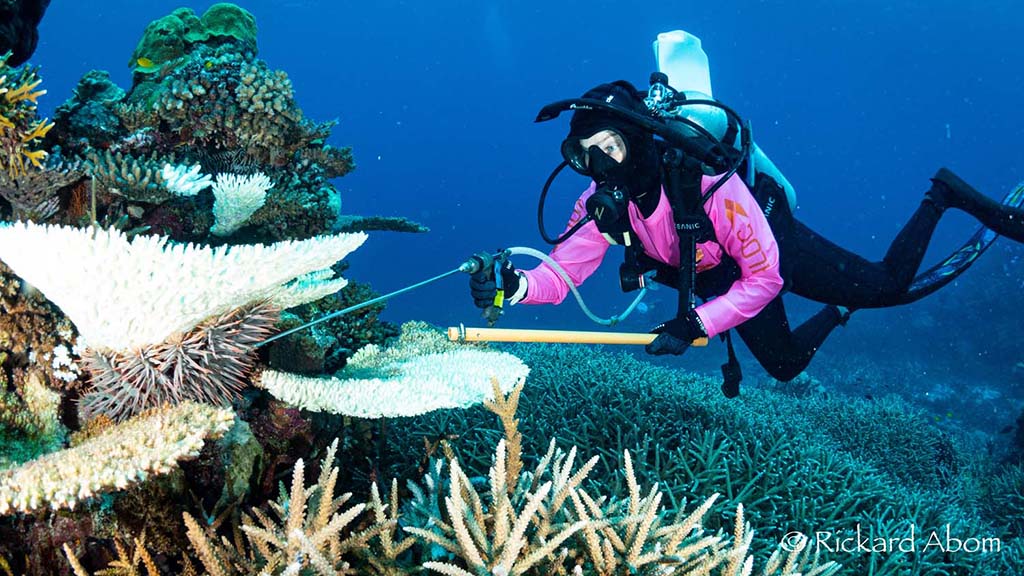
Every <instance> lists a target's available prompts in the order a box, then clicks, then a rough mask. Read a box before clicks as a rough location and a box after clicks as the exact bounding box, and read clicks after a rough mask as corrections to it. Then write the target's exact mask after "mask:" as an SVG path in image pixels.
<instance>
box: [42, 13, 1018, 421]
mask: <svg viewBox="0 0 1024 576" xmlns="http://www.w3.org/2000/svg"><path fill="white" fill-rule="evenodd" d="M211 4H212V2H164V1H152V2H138V1H126V0H107V1H105V2H54V3H53V4H52V5H51V6H50V9H49V11H48V13H47V14H46V17H45V19H44V20H43V23H42V26H41V41H40V45H39V49H38V50H37V52H36V54H35V56H34V58H33V60H32V62H33V63H35V64H40V65H42V66H43V69H42V74H43V76H44V78H45V87H46V88H47V89H48V90H49V93H48V94H47V96H46V97H45V98H44V99H43V101H42V102H41V109H42V110H43V111H44V112H45V113H47V114H50V113H52V110H53V108H55V107H56V106H57V105H58V104H59V103H61V102H62V101H63V100H64V99H65V98H67V97H68V96H69V95H70V93H71V90H72V89H73V88H74V85H75V83H76V82H77V80H78V78H79V77H81V76H82V75H83V74H84V73H86V72H88V71H89V70H91V69H106V70H109V71H110V73H111V75H112V77H113V78H114V80H115V81H116V82H117V83H118V84H120V85H121V86H122V87H124V88H128V87H129V86H130V74H129V69H128V64H129V58H130V57H131V55H132V51H133V49H134V47H135V44H136V42H137V41H138V39H139V38H140V36H141V34H142V31H143V29H144V28H145V26H146V24H147V23H149V22H150V21H151V20H154V19H156V18H159V17H161V16H164V15H166V14H167V13H169V12H170V11H171V10H172V9H173V8H176V7H179V6H189V7H191V8H193V9H194V10H196V12H197V13H200V14H201V13H202V11H203V10H205V9H206V8H207V7H208V6H209V5H211ZM241 5H242V6H243V7H245V8H246V9H248V10H249V11H251V12H252V13H253V14H254V15H255V17H256V19H257V23H258V26H259V56H260V57H261V58H263V59H265V60H266V61H267V62H268V64H269V65H270V66H271V67H272V68H276V69H283V70H284V71H286V72H287V73H288V75H289V77H290V78H291V80H292V82H293V84H294V87H295V95H296V98H297V101H298V103H299V105H300V106H301V107H302V109H303V110H304V112H305V114H306V115H307V116H308V117H309V118H311V119H314V120H318V121H323V120H329V119H334V118H336V119H338V121H339V124H338V126H337V127H336V129H335V131H334V134H333V136H332V137H331V143H332V144H335V145H344V146H351V147H352V148H353V150H354V154H355V159H356V162H357V165H358V168H357V169H356V171H355V172H354V173H352V174H350V175H349V176H347V177H345V178H343V179H339V180H338V181H336V185H337V186H338V188H339V190H340V191H341V194H342V201H343V211H344V212H346V213H352V214H366V215H371V214H381V215H394V216H407V217H409V218H412V219H414V220H417V221H419V222H421V223H423V224H426V225H427V226H429V227H430V228H431V232H430V233H429V234H425V235H408V234H394V233H373V234H372V235H371V238H370V240H369V241H368V242H367V243H366V245H365V247H364V248H362V249H360V250H359V251H357V252H356V253H354V254H353V255H352V256H351V257H350V261H351V262H352V267H351V269H350V271H349V274H350V276H351V277H352V278H353V279H356V280H360V281H367V282H370V283H372V284H373V286H374V287H375V288H376V289H377V290H378V291H380V292H388V291H391V290H395V289H398V288H401V287H403V286H405V285H408V284H411V283H413V282H416V281H419V280H421V279H424V278H427V277H430V276H432V275H434V274H438V273H440V272H443V271H446V270H450V269H452V268H454V267H456V266H457V265H458V264H459V263H460V262H462V261H463V260H464V259H465V258H466V257H467V256H469V255H470V254H472V253H473V252H475V251H479V250H484V249H495V248H499V247H505V246H534V247H537V248H541V249H544V250H545V251H546V248H545V247H544V246H543V244H542V242H541V239H540V236H539V234H538V232H537V228H536V211H537V197H538V192H539V190H540V187H541V185H542V184H543V182H544V180H545V178H546V177H547V175H548V173H549V171H550V170H551V168H553V167H554V165H555V164H556V163H557V162H558V161H559V160H560V157H559V153H558V146H559V143H560V142H561V139H562V137H563V135H564V132H565V129H566V122H565V121H563V120H561V119H560V120H559V121H555V122H550V123H547V124H543V125H538V124H534V123H533V118H534V115H535V114H536V112H537V111H538V109H539V108H540V107H541V106H542V105H544V104H546V103H548V102H550V101H553V100H557V99H562V98H568V97H574V96H578V95H580V94H581V93H582V92H584V91H585V90H586V89H588V88H590V87H591V86H593V85H595V84H598V83H601V82H605V81H610V80H614V79H620V78H623V79H628V80H631V81H633V82H634V83H637V84H639V85H642V84H644V83H645V82H646V80H647V77H648V74H649V73H650V72H651V71H652V69H653V66H654V59H653V53H652V50H651V41H652V40H653V39H654V37H655V36H656V35H657V33H659V32H662V31H666V30H671V29H676V28H683V29H686V30H688V31H690V32H692V33H694V34H696V35H698V36H699V37H701V38H702V39H703V44H704V48H705V50H706V51H707V53H708V55H709V57H710V60H711V67H712V82H713V85H714V91H715V96H716V97H718V98H719V99H721V100H723V101H725V102H727V103H729V104H730V105H732V106H733V107H734V108H736V109H737V110H738V111H739V112H740V113H741V114H742V115H744V116H745V117H747V118H749V119H750V120H751V122H752V124H753V127H754V132H755V137H756V140H757V141H758V142H759V144H760V146H761V147H762V148H763V149H764V150H766V151H767V153H768V154H769V155H770V156H771V157H772V158H773V160H774V161H775V162H776V163H777V164H778V166H779V167H780V168H781V169H782V170H783V172H784V173H785V174H786V175H787V176H788V178H789V180H790V181H791V182H792V183H793V184H794V186H795V187H796V189H797V192H798V195H799V210H798V212H797V215H798V217H799V218H801V219H802V220H803V221H804V222H807V223H808V224H810V225H811V226H812V227H814V228H815V229H817V230H819V231H821V232H823V233H825V234H826V235H827V236H828V237H829V238H831V239H833V240H834V241H836V242H838V243H839V244H841V245H843V246H846V247H849V248H852V249H854V250H855V251H857V252H859V253H861V254H863V255H864V256H866V257H868V258H871V259H878V258H881V256H882V255H883V254H884V252H885V250H886V248H887V247H888V244H889V242H890V240H891V239H892V238H893V236H894V235H895V233H896V232H897V230H898V228H899V227H900V225H902V223H903V222H904V221H905V219H906V218H907V217H908V216H909V215H910V213H911V212H912V211H913V210H914V208H915V207H916V206H917V204H918V203H919V201H920V199H921V197H922V194H923V193H924V191H925V190H926V189H927V186H928V177H929V176H930V175H932V174H933V173H934V171H935V170H936V169H937V168H938V167H939V166H942V165H947V166H950V167H951V168H953V169H954V170H956V171H957V172H959V173H960V174H961V175H962V176H963V177H964V178H965V179H967V180H968V181H970V182H972V183H973V184H974V185H976V186H977V187H978V188H980V189H981V190H983V191H985V192H986V193H988V194H990V195H993V196H1002V194H1003V193H1004V192H1005V191H1007V190H1008V189H1009V188H1010V187H1011V186H1012V185H1014V184H1015V183H1016V182H1018V181H1019V180H1021V179H1024V151H1022V148H1021V146H1020V142H1021V135H1022V134H1024V113H1022V112H1021V97H1022V95H1024V65H1022V63H1024V45H1022V43H1021V42H1020V39H1021V38H1024V5H1022V4H1021V3H1019V2H1013V1H1008V0H999V1H993V0H986V1H978V2H962V1H955V2H954V1H950V0H937V1H927V2H924V1H920V2H893V1H886V2H880V1H877V0H869V1H856V2H853V1H827V2H816V3H807V2H802V1H795V0H790V1H770V2H769V1H761V2H755V1H735V0H733V1H722V0H715V1H713V2H712V1H707V2H667V1H666V2H647V3H632V4H630V3H625V2H611V1H601V0H594V1H589V2H579V1H571V2H536V1H533V0H526V1H522V0H521V1H516V2H512V1H500V2H499V1H469V0H462V1H454V2H451V1H448V2H445V1H442V2H413V1H394V0H377V1H374V2H348V1H345V2H326V1H325V2H314V1H299V0H290V1H288V0H286V1H269V0H251V1H245V2H242V3H241ZM631 6H632V7H631ZM585 184H586V183H585V182H584V181H583V180H582V179H581V178H580V177H578V176H576V175H566V176H564V178H563V179H562V180H560V181H559V183H558V185H557V186H556V187H555V190H554V192H553V194H552V197H551V199H550V201H549V207H548V210H547V218H548V226H549V228H550V230H551V232H552V233H553V232H555V231H560V230H561V228H562V225H563V223H564V221H565V219H566V218H567V216H568V214H569V212H570V210H571V204H572V202H573V201H574V200H575V198H576V196H577V195H578V193H579V192H580V191H581V190H582V188H583V187H584V186H585ZM972 229H973V227H972V225H971V223H970V220H969V219H968V218H966V217H965V216H963V215H961V214H951V215H949V216H947V217H946V218H944V220H943V222H942V224H941V226H940V228H939V230H938V232H937V234H936V239H935V241H934V242H933V249H932V250H931V251H930V252H929V256H928V261H929V262H933V261H935V260H936V259H937V258H939V257H940V256H943V255H944V254H945V253H946V252H948V251H949V250H950V249H952V248H953V247H955V246H957V245H958V244H959V242H960V241H962V240H963V239H964V238H966V237H967V236H968V235H969V233H970V231H971V230H972ZM1000 242H1001V243H1002V244H1006V241H1005V240H1003V241H1000ZM997 248H998V247H997ZM1012 254H1013V253H1012V252H1010V251H1008V250H1007V249H1006V248H1005V247H1003V248H1000V249H999V250H993V251H992V253H991V254H989V255H986V258H1009V257H1010V256H1012ZM618 262H619V257H618V253H617V252H609V257H608V259H607V260H606V262H605V265H604V266H603V267H602V269H601V270H600V271H599V272H598V274H596V275H595V276H594V277H592V279H591V280H590V281H588V282H587V283H586V284H585V286H584V288H583V289H584V292H585V293H586V294H587V296H588V298H589V299H590V300H591V301H592V303H593V306H594V308H595V309H596V310H598V311H599V312H602V313H611V312H613V311H616V310H619V309H621V308H622V307H623V306H624V304H625V303H626V301H627V300H626V298H625V297H624V296H623V295H621V294H620V293H619V292H618V288H617V274H616V270H617V267H618ZM517 264H518V265H519V266H521V267H530V266H532V265H533V264H534V263H533V262H531V261H530V259H528V258H526V259H522V258H521V259H519V260H518V261H517ZM976 272H978V271H976V270H972V271H971V272H969V274H972V273H976ZM978 273H984V274H989V275H991V281H992V282H998V283H1002V284H1005V285H1006V286H1007V289H1006V294H1005V299H1004V300H1002V302H1001V305H1002V306H1003V307H1001V308H1000V309H999V310H992V311H991V314H999V315H1005V314H1006V313H1007V310H1009V311H1011V312H1010V313H1013V312H1014V311H1017V310H1019V309H1020V308H1019V306H1018V305H1019V304H1024V298H1022V297H1021V296H1020V291H1019V290H1018V289H1019V287H1020V284H1021V280H1022V279H1024V272H1022V271H1021V270H1020V268H1019V267H1018V266H1017V265H1014V266H1001V267H1000V266H994V265H990V266H989V267H988V268H987V269H986V270H985V271H983V272H978ZM960 284H961V283H958V285H954V286H951V287H949V288H947V289H946V290H944V291H943V293H942V294H944V296H943V297H942V298H938V297H933V298H932V299H930V300H929V301H926V302H922V303H919V304H916V305H914V306H912V307H908V308H906V309H903V310H899V311H884V312H874V311H869V312H861V313H858V315H856V316H855V317H854V321H853V322H852V323H851V326H850V327H848V328H847V329H846V330H841V331H839V333H837V334H836V335H834V336H833V338H832V339H831V340H830V341H829V342H828V343H827V344H826V349H825V350H823V351H822V354H821V356H822V357H823V358H824V359H823V360H820V361H822V362H825V361H827V359H828V358H829V357H832V358H835V357H836V356H840V355H843V354H846V353H848V352H849V351H851V350H856V351H859V352H861V353H864V354H868V355H870V354H876V355H877V357H878V358H879V361H882V360H887V361H892V360H893V359H895V361H901V359H902V358H904V357H915V358H925V359H926V360H927V359H928V358H935V357H936V356H941V355H942V352H943V351H942V350H941V349H940V350H935V349H934V348H929V347H930V346H932V347H934V346H937V345H938V344H936V343H935V340H942V342H941V345H942V346H946V347H957V346H958V340H970V341H972V342H977V341H978V340H979V339H981V340H984V339H985V338H987V337H988V335H987V334H986V327H985V326H984V316H983V313H981V312H979V311H977V310H973V311H972V315H971V319H970V320H969V321H965V322H963V323H955V322H946V323H944V322H936V321H935V319H936V318H939V319H940V320H941V319H945V318H946V317H949V316H954V317H955V316H956V315H960V314H962V312H963V309H964V308H969V307H970V306H971V305H972V301H971V298H972V294H971V293H970V291H969V290H968V289H967V288H965V287H964V286H962V285H960ZM787 302H788V305H789V306H790V309H791V313H792V316H793V317H794V319H795V320H796V321H798V320H799V319H800V318H802V317H803V316H806V314H807V313H809V312H811V311H813V310H815V309H817V305H808V304H806V303H804V302H802V301H801V300H800V299H798V298H792V297H791V298H790V299H788V300H787ZM647 303H648V304H649V306H650V309H649V311H648V312H647V313H646V314H644V315H638V316H637V317H635V318H633V319H630V320H629V321H628V322H627V323H626V324H625V328H626V329H630V330H646V329H648V328H649V327H650V326H652V325H654V324H656V323H657V322H659V321H661V320H664V319H667V318H670V317H671V316H672V315H673V314H674V311H675V295H674V293H673V292H672V291H669V290H661V291H659V292H657V293H654V294H652V295H651V297H650V298H649V299H648V301H647ZM979 314H982V318H981V320H980V321H979V320H978V319H977V318H976V317H977V316H978V315H979ZM386 317H387V318H389V319H391V320H394V321H404V320H407V319H423V320H427V321H430V322H433V323H435V324H439V325H455V324H458V323H460V322H465V323H467V324H477V323H478V322H479V321H478V319H477V313H476V311H475V309H474V308H473V307H472V303H471V301H470V299H469V298H468V295H467V290H466V279H465V277H462V276H460V277H458V278H454V279H448V280H445V281H442V282H439V283H437V284H435V285H432V286H429V287H426V288H423V289H420V290H418V291H416V292H415V293H413V294H409V295H405V296H401V297H399V298H397V299H395V300H393V301H392V302H391V303H390V304H389V306H388V311H387V314H386ZM920 318H931V319H932V321H929V322H920V323H918V320H919V319H920ZM502 323H503V325H505V326H532V327H558V328H574V329H586V328H591V327H592V326H591V325H590V324H589V323H588V321H587V320H586V319H585V318H584V317H583V315H582V314H581V313H580V312H579V311H578V309H577V308H576V307H575V305H574V304H571V303H566V304H564V305H562V306H559V307H552V306H545V307H522V306H521V307H517V308H514V309H512V310H511V311H510V312H509V313H508V314H507V315H506V317H505V318H504V319H503V321H502ZM936 325H939V326H950V325H952V326H954V327H956V329H957V330H962V333H948V332H949V331H948V330H947V331H946V332H945V333H943V334H936V333H935V332H934V330H935V326H936ZM714 348H715V349H716V350H717V351H693V352H690V353H689V354H688V355H687V356H686V357H685V358H684V359H683V360H675V361H674V362H676V363H677V364H679V365H687V366H693V367H695V368H698V369H706V370H714V369H717V365H718V364H720V363H721V362H722V361H723V360H724V358H723V355H724V353H723V352H722V347H721V346H720V345H718V344H716V345H715V346H714ZM981 350H982V351H984V350H985V348H984V347H983V346H982V347H981ZM869 357H870V356H869ZM1020 360H1024V357H1021V358H1006V357H1000V358H991V357H985V354H984V353H979V354H978V358H977V359H976V363H971V362H967V363H966V365H961V366H962V369H963V372H962V373H959V375H958V376H957V377H958V378H961V379H963V378H968V377H969V375H970V374H971V373H973V372H975V371H979V370H983V369H989V370H990V371H991V372H993V373H995V374H997V375H998V374H1006V378H1005V380H1002V381H1000V380H999V379H998V377H997V378H996V382H997V383H999V382H1001V385H1004V386H1006V387H1009V386H1010V376H1009V374H1010V367H1012V366H1013V363H1014V362H1015V361H1020ZM813 366H814V365H812V367H813ZM745 367H746V368H747V373H748V374H751V373H756V368H755V366H754V363H753V362H752V361H749V360H748V361H747V362H746V366H745ZM1016 386H1018V387H1019V383H1018V384H1016ZM1018 410H1019V408H1018Z"/></svg>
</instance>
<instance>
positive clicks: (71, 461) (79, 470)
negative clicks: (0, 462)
mask: <svg viewBox="0 0 1024 576" xmlns="http://www.w3.org/2000/svg"><path fill="white" fill-rule="evenodd" d="M234 421H235V413H234V412H233V411H232V410H231V409H224V408H215V407H213V406H207V405H205V404H197V403H193V402H186V403H184V404H180V405H178V406H174V407H169V408H162V409H158V410H155V411H151V412H149V413H147V414H143V415H141V416H138V417H137V418H135V419H133V420H130V421H128V422H125V423H124V424H121V425H119V426H114V427H111V428H110V429H108V430H106V431H104V432H102V433H101V434H99V435H97V436H95V437H93V438H91V439H89V440H86V441H85V442H83V443H81V444H79V445H78V446H75V447H73V448H68V449H66V450H61V451H59V452H54V453H52V454H47V455H46V456H42V457H40V458H37V459H35V460H32V461H29V462H26V463H25V464H23V465H21V466H19V467H18V468H15V469H12V470H5V471H3V472H0V515H4V514H10V513H11V512H15V511H17V512H28V511H31V510H36V509H38V508H42V507H44V506H49V507H50V508H53V509H58V508H67V507H70V508H74V507H75V505H76V504H77V503H78V502H79V501H81V500H84V499H85V498H89V497H92V496H95V495H96V494H98V493H100V492H104V491H108V490H115V489H122V488H126V487H128V486H129V485H131V484H135V483H137V482H141V481H142V480H145V479H146V477H147V476H148V475H150V474H163V473H166V472H168V471H170V470H171V469H173V468H174V466H175V465H176V464H177V462H178V460H181V459H184V458H193V457H195V456H198V455H199V451H200V450H201V449H202V447H203V444H204V443H205V440H206V439H208V438H217V437H220V436H221V435H223V434H224V433H225V432H226V431H227V430H228V429H229V428H230V427H231V425H232V424H233V423H234Z"/></svg>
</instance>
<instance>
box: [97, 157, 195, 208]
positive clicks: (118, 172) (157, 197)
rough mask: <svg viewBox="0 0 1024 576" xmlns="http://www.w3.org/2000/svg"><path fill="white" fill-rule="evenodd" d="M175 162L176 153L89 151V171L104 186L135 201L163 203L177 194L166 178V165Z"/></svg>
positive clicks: (105, 188) (113, 192)
mask: <svg viewBox="0 0 1024 576" xmlns="http://www.w3.org/2000/svg"><path fill="white" fill-rule="evenodd" d="M169 164H170V165H173V164H174V157H173V156H169V157H163V156H158V155H157V154H156V153H153V154H151V155H150V156H148V157H141V156H133V155H131V154H125V153H121V152H117V153H111V152H110V151H109V150H105V151H103V152H102V153H101V152H98V151H92V152H90V153H88V154H87V155H86V159H85V165H86V167H87V169H88V171H89V174H90V176H91V177H92V178H94V179H95V180H96V182H97V184H98V185H99V186H101V187H102V188H103V189H104V190H107V191H109V192H111V193H112V194H116V195H118V196H123V197H124V198H127V199H128V200H132V201H135V202H145V203H147V204H160V203H162V202H166V201H168V200H170V199H171V198H174V196H175V190H173V189H172V188H171V187H169V186H168V185H167V183H166V181H165V179H164V166H167V165H169Z"/></svg>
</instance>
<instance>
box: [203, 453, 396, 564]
mask: <svg viewBox="0 0 1024 576" xmlns="http://www.w3.org/2000/svg"><path fill="white" fill-rule="evenodd" d="M337 448H338V443H337V440H335V441H334V443H333V444H331V446H330V448H329V449H328V451H327V454H326V456H324V459H323V462H322V463H321V466H320V477H319V480H318V482H317V483H316V485H314V486H312V487H310V488H307V487H306V485H305V476H304V475H305V465H304V464H303V461H302V460H299V461H298V462H296V463H295V468H294V470H293V473H292V486H291V492H290V493H282V495H281V498H280V499H279V500H278V501H277V502H273V503H271V504H270V508H271V513H270V514H268V513H266V512H264V511H262V510H260V509H258V508H254V509H252V511H251V513H252V517H251V516H249V515H245V516H244V517H243V520H242V528H241V530H242V533H244V534H245V539H246V541H245V543H243V542H242V541H241V540H240V539H236V542H235V545H234V546H232V545H231V544H229V543H228V541H227V540H219V541H218V538H217V537H216V535H215V534H213V531H212V530H211V529H210V528H209V527H207V528H205V529H204V528H203V527H201V526H200V524H199V523H198V522H196V520H195V518H193V517H192V516H191V515H189V514H188V513H186V514H185V515H184V517H185V525H186V526H187V528H188V539H189V541H190V542H191V543H192V547H193V548H194V549H195V551H196V553H197V555H198V556H199V559H200V561H201V562H202V563H203V566H204V567H205V568H206V570H207V572H209V573H210V574H211V575H213V576H234V575H238V576H248V575H250V574H257V573H259V574H300V573H304V570H313V571H315V573H318V574H338V575H342V574H357V573H359V572H357V571H356V570H354V569H353V568H352V567H351V566H350V564H349V562H348V561H347V560H346V557H347V556H349V555H352V556H355V554H356V553H357V552H358V551H359V550H360V549H361V548H362V547H364V546H365V545H366V544H367V542H368V541H369V540H370V539H371V538H373V537H374V536H376V535H377V534H379V533H380V532H381V531H382V530H384V529H385V528H387V527H388V526H389V525H393V521H392V520H388V519H385V520H382V521H379V522H377V523H375V524H374V525H372V526H371V527H369V528H367V529H365V530H362V531H358V532H356V531H352V530H351V528H349V527H350V525H352V524H353V522H354V521H355V520H356V518H358V517H359V516H360V515H361V514H362V513H363V510H364V508H365V507H366V505H365V504H357V505H354V506H349V507H348V508H345V509H342V508H343V507H344V506H345V504H346V503H347V502H348V500H349V499H350V498H351V496H352V495H351V494H344V495H341V496H340V497H335V494H334V486H335V483H336V481H337V477H338V469H337V467H336V466H335V465H334V456H335V452H336V450H337ZM253 517H255V519H253ZM346 529H347V530H346ZM343 531H345V534H343Z"/></svg>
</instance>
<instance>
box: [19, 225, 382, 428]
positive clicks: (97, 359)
mask: <svg viewBox="0 0 1024 576" xmlns="http://www.w3.org/2000/svg"><path fill="white" fill-rule="evenodd" d="M365 239H366V235H365V234H339V235H335V236H324V237H318V238H314V239H311V240H306V241H296V242H281V243H278V244H274V245H271V246H264V245H255V246H223V247H220V248H216V249H214V248H209V247H200V246H194V245H171V244H169V241H168V239H167V238H166V237H160V236H137V237H135V238H134V239H132V240H129V239H128V238H127V237H126V236H125V235H124V234H123V233H121V232H119V231H117V230H109V229H108V230H98V229H91V228H88V229H77V228H70V227H59V226H39V225H35V224H32V223H18V224H13V225H4V224H0V259H2V260H3V261H4V262H6V263H7V264H9V265H10V266H12V267H13V268H14V269H15V270H16V271H17V272H18V274H19V275H20V276H21V277H22V278H24V279H25V280H27V281H29V282H31V283H32V285H33V286H36V287H38V288H39V289H40V290H42V292H43V293H44V294H45V295H46V296H47V297H48V298H49V299H50V300H51V301H52V302H54V303H55V304H57V305H58V306H60V307H61V309H62V310H63V311H64V312H65V313H66V314H68V316H69V317H70V318H71V319H72V320H73V321H74V322H75V324H76V326H77V327H78V329H79V330H80V332H81V335H82V338H83V340H84V342H85V344H86V346H87V347H88V348H89V350H88V351H87V358H88V366H89V368H90V371H91V372H92V375H93V384H94V389H93V391H92V393H93V395H91V396H90V395H87V398H86V400H85V401H83V403H82V406H83V408H84V409H85V411H86V413H87V414H88V415H96V414H98V413H106V414H108V415H110V416H112V417H115V418H124V417H125V416H128V415H130V414H132V413H134V412H137V411H138V410H140V409H143V408H146V407H148V406H151V405H153V404H155V403H160V402H164V401H181V400H182V399H185V398H192V399H199V400H204V401H213V402H217V403H224V402H226V401H228V400H229V399H230V398H231V397H233V392H234V391H235V390H237V389H239V388H240V387H241V386H242V384H243V382H244V380H243V379H244V378H245V377H246V374H247V373H248V371H249V369H250V368H251V367H252V359H251V358H250V355H251V351H252V349H253V347H254V345H255V344H256V343H257V342H259V341H261V340H262V339H263V338H264V337H265V336H266V335H267V333H268V332H269V330H270V327H271V326H272V325H273V322H274V320H276V309H277V307H278V306H294V305H299V304H302V303H305V302H308V301H312V300H316V299H319V298H321V297H323V296H325V295H326V294H329V293H332V292H335V291H337V290H340V289H341V288H342V287H344V285H345V283H346V282H347V281H346V280H345V279H344V278H335V277H334V273H333V272H331V271H330V268H329V267H330V266H331V265H332V264H334V263H336V262H337V261H338V260H340V259H342V258H344V257H345V256H346V255H347V254H348V253H349V252H351V251H352V250H354V249H355V248H357V247H359V246H360V245H361V244H362V243H363V241H365ZM268 306H269V307H268ZM154 311H156V313H154ZM204 322H205V324H204Z"/></svg>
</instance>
